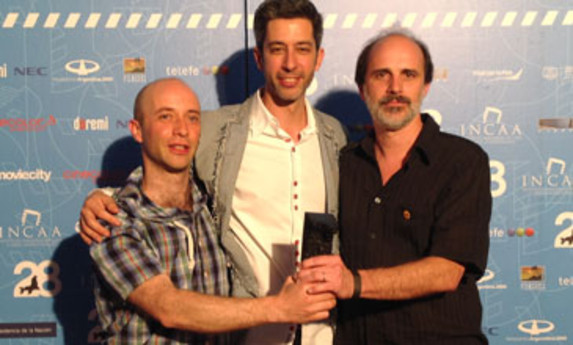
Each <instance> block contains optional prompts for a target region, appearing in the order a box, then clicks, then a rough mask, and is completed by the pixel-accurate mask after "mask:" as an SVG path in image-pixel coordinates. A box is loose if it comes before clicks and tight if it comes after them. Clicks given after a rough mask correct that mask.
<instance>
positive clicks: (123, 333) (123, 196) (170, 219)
mask: <svg viewBox="0 0 573 345" xmlns="http://www.w3.org/2000/svg"><path fill="white" fill-rule="evenodd" d="M141 180H142V169H141V167H140V168H137V169H136V170H135V171H134V172H132V173H131V175H130V176H129V179H128V183H127V185H126V186H125V187H124V188H123V189H121V190H120V191H119V192H118V193H117V194H116V200H117V202H118V205H119V206H120V209H121V211H120V213H119V215H118V218H119V219H120V220H121V222H122V225H121V226H120V227H114V228H111V237H109V238H107V239H105V240H104V241H103V242H102V243H99V244H94V245H92V246H91V248H90V254H91V257H92V260H93V262H94V265H95V271H96V284H95V290H94V292H95V297H96V305H97V309H98V313H99V318H100V322H101V325H102V328H103V333H104V339H105V343H107V344H134V345H135V344H137V345H141V344H201V345H206V344H225V343H226V341H225V339H227V335H218V336H214V335H205V334H198V333H193V332H187V331H179V330H175V329H167V328H164V327H163V326H161V324H160V323H159V322H157V321H155V320H153V319H152V318H151V317H150V316H149V315H147V314H145V313H143V312H141V311H138V310H136V308H135V307H134V306H133V305H131V304H129V303H127V302H126V301H127V297H128V296H129V295H130V293H131V292H132V291H133V290H134V289H135V288H136V287H138V286H139V285H141V284H143V283H144V282H145V281H147V280H149V279H150V278H153V277H154V276H156V275H158V274H162V273H167V274H168V275H169V276H170V277H171V280H172V281H173V284H174V285H175V286H176V287H177V288H179V289H184V290H193V291H196V292H201V293H205V294H211V295H222V296H228V295H229V282H228V276H227V267H226V258H225V255H224V253H223V251H222V249H221V247H220V244H219V241H218V239H217V235H216V233H215V231H214V229H213V228H212V226H213V225H212V224H213V223H212V219H211V215H210V213H209V210H208V208H207V205H206V196H205V195H204V194H203V193H202V192H201V191H200V190H199V188H198V187H197V185H196V184H195V183H193V184H192V185H193V192H192V193H193V211H192V212H186V211H182V210H179V209H175V208H161V207H159V206H157V205H155V204H154V203H153V202H152V201H151V200H149V199H148V198H147V197H146V196H145V195H144V194H143V192H142V190H141V182H142V181H141ZM192 182H193V180H192Z"/></svg>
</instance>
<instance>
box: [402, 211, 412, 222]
mask: <svg viewBox="0 0 573 345" xmlns="http://www.w3.org/2000/svg"><path fill="white" fill-rule="evenodd" d="M402 216H403V217H404V220H410V219H411V218H412V213H411V212H410V211H409V210H404V212H402Z"/></svg>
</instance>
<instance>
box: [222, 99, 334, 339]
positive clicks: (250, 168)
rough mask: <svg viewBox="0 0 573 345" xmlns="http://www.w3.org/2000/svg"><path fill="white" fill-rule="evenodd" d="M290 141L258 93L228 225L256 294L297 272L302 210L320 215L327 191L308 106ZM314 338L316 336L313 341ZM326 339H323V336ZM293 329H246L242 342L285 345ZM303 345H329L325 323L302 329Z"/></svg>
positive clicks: (274, 290) (266, 291)
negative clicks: (249, 269)
mask: <svg viewBox="0 0 573 345" xmlns="http://www.w3.org/2000/svg"><path fill="white" fill-rule="evenodd" d="M305 102H306V114H307V126H306V128H304V129H303V130H302V131H301V132H300V135H299V138H300V140H299V141H298V143H295V142H294V141H293V140H292V139H291V137H290V136H289V135H288V134H287V133H286V131H284V130H283V129H282V128H280V125H279V122H278V120H277V119H276V118H275V117H274V116H273V115H272V114H271V113H270V112H269V111H268V109H267V108H266V107H265V105H264V104H263V102H262V99H261V97H260V93H257V100H256V106H255V107H253V113H252V114H251V115H250V126H249V135H248V138H247V144H246V147H245V153H244V155H243V160H242V162H241V167H240V169H239V175H238V177H237V182H236V185H235V191H234V194H233V206H232V214H231V220H230V226H231V229H232V230H233V233H234V236H236V237H237V240H238V241H237V242H238V243H240V245H241V247H242V248H243V250H244V252H245V254H246V255H247V258H248V260H249V262H250V264H251V267H252V268H253V270H254V273H255V276H256V279H257V282H258V285H259V289H260V290H259V293H260V295H261V296H265V295H273V294H276V293H278V292H279V291H280V288H281V286H282V284H283V282H284V281H285V279H286V278H287V277H288V276H289V275H291V274H293V273H294V272H295V270H296V263H297V262H299V261H300V249H301V248H302V244H301V242H302V229H303V222H304V213H305V212H325V210H326V188H325V184H324V173H323V167H322V159H321V155H320V146H319V142H318V133H317V128H316V122H315V118H314V114H313V111H312V107H311V106H310V104H309V102H308V100H306V101H305ZM317 337H318V338H317ZM325 337H326V338H325ZM293 338H294V325H284V324H281V325H266V326H261V327H256V328H253V329H251V330H249V332H248V334H247V342H246V343H247V344H253V345H254V344H257V345H258V344H290V343H291V342H292V340H293ZM302 341H303V342H302V344H307V345H308V344H331V343H332V330H331V329H330V327H329V326H327V325H326V324H325V323H320V324H310V325H305V326H303V329H302Z"/></svg>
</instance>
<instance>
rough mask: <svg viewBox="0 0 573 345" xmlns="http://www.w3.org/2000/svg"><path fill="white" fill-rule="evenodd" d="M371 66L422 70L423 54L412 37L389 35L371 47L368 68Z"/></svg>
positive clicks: (371, 67)
mask: <svg viewBox="0 0 573 345" xmlns="http://www.w3.org/2000/svg"><path fill="white" fill-rule="evenodd" d="M373 68H376V69H378V68H408V69H419V70H423V68H424V54H423V52H422V49H421V48H420V47H419V46H418V45H417V44H416V43H415V42H414V41H413V40H412V39H410V38H408V37H406V36H402V35H391V36H389V37H386V38H384V39H383V40H381V41H380V42H378V43H376V44H375V45H374V46H373V47H372V51H371V52H370V58H369V63H368V69H373Z"/></svg>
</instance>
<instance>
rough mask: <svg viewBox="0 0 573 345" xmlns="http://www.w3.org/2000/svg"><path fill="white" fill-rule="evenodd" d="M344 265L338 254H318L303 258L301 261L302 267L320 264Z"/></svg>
mask: <svg viewBox="0 0 573 345" xmlns="http://www.w3.org/2000/svg"><path fill="white" fill-rule="evenodd" d="M338 265H344V263H343V262H342V259H341V258H340V256H339V255H319V256H313V257H311V258H308V259H306V260H304V261H303V262H302V263H301V268H302V269H308V268H316V267H321V266H338Z"/></svg>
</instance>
